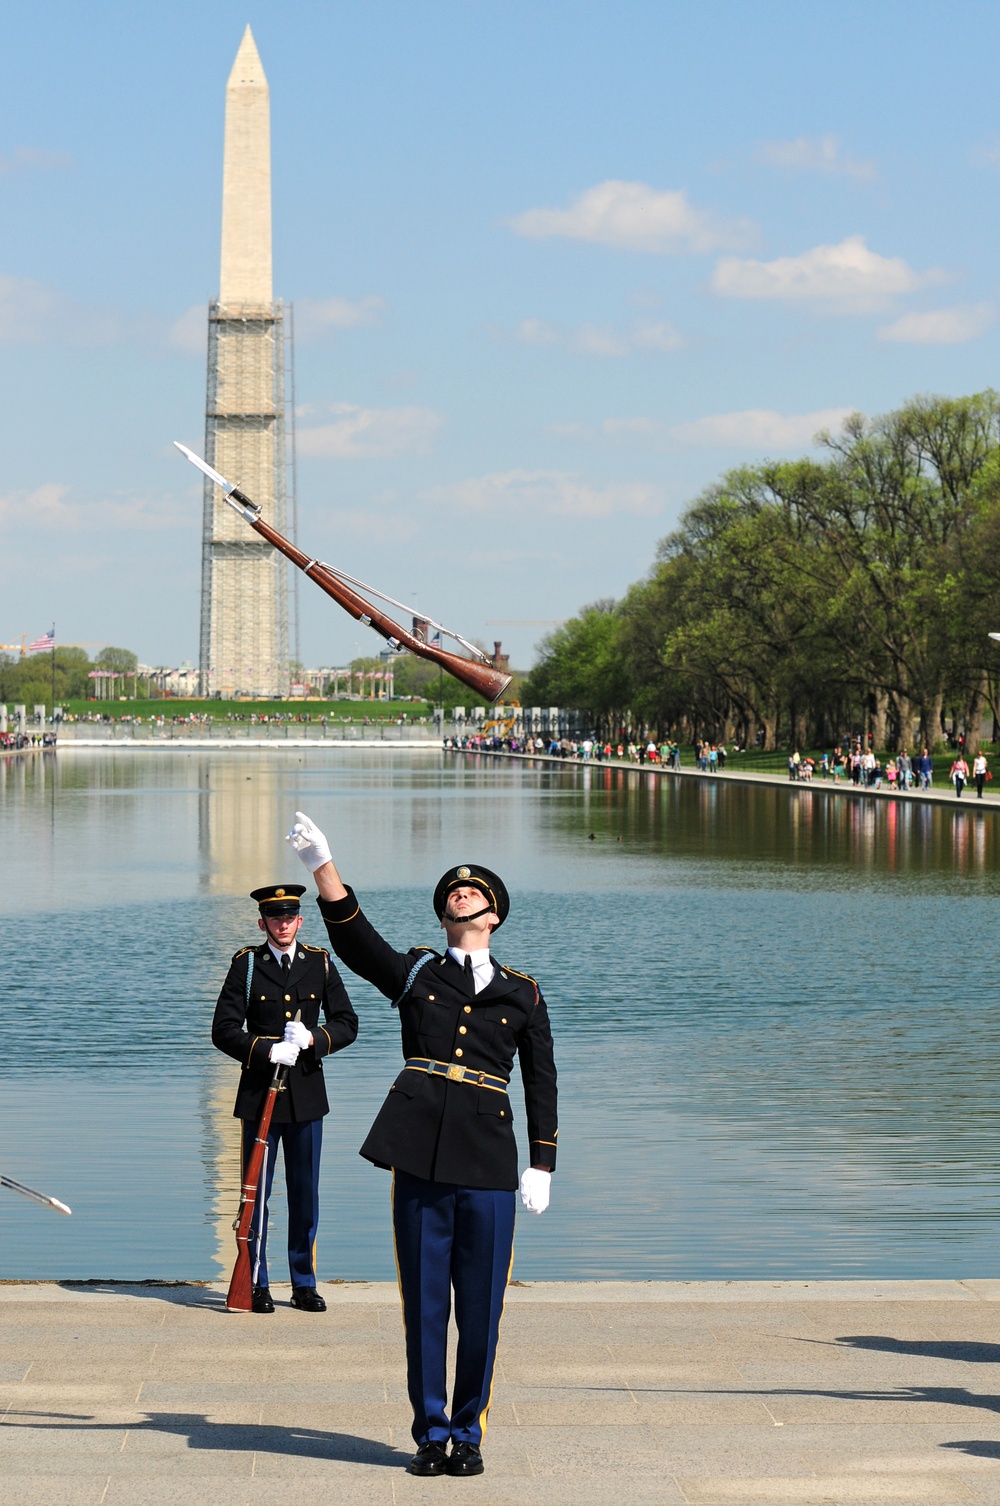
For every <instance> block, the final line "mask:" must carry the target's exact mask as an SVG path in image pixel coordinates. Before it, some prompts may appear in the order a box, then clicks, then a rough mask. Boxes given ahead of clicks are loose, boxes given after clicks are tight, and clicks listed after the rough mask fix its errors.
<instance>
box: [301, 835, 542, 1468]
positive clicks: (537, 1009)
mask: <svg viewBox="0 0 1000 1506" xmlns="http://www.w3.org/2000/svg"><path fill="white" fill-rule="evenodd" d="M296 817H297V820H296V823H295V826H294V827H293V828H292V831H291V832H290V834H289V838H288V840H289V841H290V842H291V843H292V845H293V847H295V849H296V851H297V852H298V854H299V857H300V858H301V859H302V861H303V863H305V865H306V867H307V868H308V869H309V870H310V871H311V872H312V875H313V877H314V878H315V880H316V887H317V889H318V890H319V908H320V913H321V914H322V916H323V919H324V921H325V922H326V928H327V932H328V934H329V936H330V940H331V943H332V946H333V949H334V951H335V952H336V954H337V956H338V957H339V958H340V959H341V960H342V961H343V962H345V963H346V964H347V966H348V967H350V968H351V969H352V970H353V971H354V972H356V973H358V974H360V976H361V977H363V978H367V979H368V981H369V982H370V983H373V984H374V985H375V987H376V988H377V989H379V990H380V991H381V992H382V993H383V994H384V995H385V996H386V998H387V999H391V1000H392V1002H393V1006H394V1007H397V1006H398V1008H399V1016H400V1027H401V1029H402V1036H403V1056H404V1059H405V1060H404V1065H403V1069H402V1071H401V1072H400V1073H399V1076H398V1077H397V1078H396V1081H395V1082H394V1083H393V1085H392V1087H391V1088H390V1089H389V1094H388V1097H387V1098H386V1100H385V1103H384V1104H383V1105H382V1108H381V1109H380V1110H379V1113H378V1117H377V1118H376V1120H375V1123H374V1124H373V1125H372V1127H371V1129H370V1131H369V1133H368V1138H367V1140H366V1141H365V1143H364V1145H363V1146H362V1147H361V1154H362V1155H363V1156H365V1157H366V1158H367V1159H368V1160H369V1161H374V1163H375V1165H376V1166H382V1167H385V1168H391V1169H392V1172H393V1192H392V1225H393V1236H394V1239H395V1245H396V1265H397V1268H398V1271H399V1289H400V1296H401V1298H402V1303H403V1324H404V1328H405V1332H406V1369H407V1387H408V1390H409V1396H410V1403H411V1405H412V1407H413V1439H414V1442H415V1443H416V1444H417V1452H416V1454H415V1455H414V1457H413V1459H412V1460H411V1461H410V1465H409V1469H410V1472H411V1474H415V1475H443V1474H445V1473H447V1474H449V1475H480V1474H482V1472H483V1459H482V1453H481V1451H480V1444H481V1442H482V1438H483V1433H484V1431H485V1427H486V1416H487V1413H488V1411H489V1406H490V1398H491V1394H492V1389H493V1372H494V1369H495V1366H496V1352H497V1338H498V1335H499V1330H500V1318H501V1315H502V1313H503V1303H504V1294H505V1289H506V1286H507V1282H508V1280H509V1278H510V1272H511V1265H512V1261H513V1245H514V1204H515V1197H516V1192H517V1187H518V1177H517V1145H516V1143H515V1141H514V1126H513V1116H512V1113H511V1106H510V1100H509V1098H508V1097H507V1085H508V1082H509V1080H510V1077H511V1073H512V1071H513V1066H514V1056H515V1053H516V1054H517V1057H518V1059H519V1062H520V1067H521V1080H522V1082H523V1084H524V1096H525V1103H526V1106H527V1115H528V1140H529V1146H530V1161H531V1165H530V1167H529V1168H528V1169H527V1170H526V1171H525V1172H524V1174H523V1176H522V1177H521V1183H520V1187H521V1200H522V1202H523V1203H524V1206H525V1207H526V1208H527V1209H528V1210H529V1211H530V1212H531V1213H542V1212H544V1210H545V1209H546V1208H547V1207H548V1202H549V1183H550V1181H551V1175H550V1174H551V1172H552V1170H553V1168H554V1166H555V1161H556V1069H555V1062H554V1060H553V1054H552V1035H551V1032H550V1030H549V1019H548V1013H547V1011H546V1008H545V1001H544V999H543V998H542V996H541V994H540V993H539V990H538V985H537V983H536V982H535V981H534V979H533V978H529V977H527V975H526V974H524V973H519V972H515V971H514V969H513V968H509V967H505V966H503V965H501V964H498V963H495V962H493V960H492V958H491V957H490V937H491V934H492V932H493V931H495V930H496V929H497V928H498V927H499V926H501V925H503V922H504V920H505V919H506V917H507V913H508V910H509V909H510V901H509V899H508V895H507V890H506V889H505V888H504V885H503V883H502V882H501V880H500V879H499V878H498V877H497V875H496V874H495V873H491V872H490V870H489V869H488V868H483V867H482V866H481V865H479V864H476V863H469V864H462V865H461V866H459V867H456V868H451V869H449V870H448V872H447V873H446V874H445V875H444V877H443V878H442V879H441V881H440V882H439V884H438V886H437V888H436V889H435V891H434V911H435V914H436V915H437V917H438V921H439V922H440V924H441V926H442V928H443V930H444V932H445V934H446V936H447V939H448V949H447V951H446V952H445V953H444V955H443V956H442V955H441V954H439V953H437V952H434V951H431V950H430V948H428V947H411V948H410V949H409V950H408V951H405V952H397V951H396V950H395V949H394V948H393V947H391V946H390V945H389V943H388V942H387V941H384V940H383V938H382V937H381V936H380V935H379V933H378V932H377V931H376V930H375V928H374V926H373V925H372V924H371V922H370V921H369V920H367V919H366V917H365V915H364V914H363V913H362V911H361V907H360V905H359V904H358V901H357V899H356V898H355V896H354V893H353V891H352V890H351V889H349V888H347V886H346V885H345V884H344V883H343V882H342V881H341V878H340V875H339V873H338V872H337V870H336V868H335V867H334V866H333V861H332V859H331V856H330V848H329V845H328V843H327V840H326V838H325V837H324V835H323V833H322V832H321V831H320V830H319V828H318V827H317V826H316V825H314V823H313V822H312V821H310V820H309V818H308V816H305V815H303V813H302V812H301V811H296ZM452 1288H454V1293H455V1321H456V1324H457V1327H458V1350H457V1354H456V1359H455V1383H454V1388H453V1390H452V1399H451V1407H450V1409H449V1407H448V1391H447V1370H446V1365H447V1341H448V1319H449V1316H450V1313H451V1304H452ZM449 1439H450V1440H451V1453H450V1454H449V1453H448V1448H447V1445H448V1441H449Z"/></svg>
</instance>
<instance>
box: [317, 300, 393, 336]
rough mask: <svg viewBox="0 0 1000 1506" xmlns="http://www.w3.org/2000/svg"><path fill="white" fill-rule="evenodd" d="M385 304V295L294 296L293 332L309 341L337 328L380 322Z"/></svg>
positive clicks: (386, 305)
mask: <svg viewBox="0 0 1000 1506" xmlns="http://www.w3.org/2000/svg"><path fill="white" fill-rule="evenodd" d="M387 307H388V304H387V303H386V301H385V299H384V298H379V297H378V296H377V295H376V294H374V293H372V294H369V296H368V297H366V298H356V299H352V298H297V299H296V300H295V334H296V337H297V338H299V339H302V340H305V341H308V342H312V341H316V340H321V339H323V338H324V336H327V335H329V334H331V333H332V331H334V330H338V329H358V328H359V327H362V326H365V325H369V326H370V325H373V324H378V323H380V321H381V319H382V315H383V314H384V313H385V311H386V309H387Z"/></svg>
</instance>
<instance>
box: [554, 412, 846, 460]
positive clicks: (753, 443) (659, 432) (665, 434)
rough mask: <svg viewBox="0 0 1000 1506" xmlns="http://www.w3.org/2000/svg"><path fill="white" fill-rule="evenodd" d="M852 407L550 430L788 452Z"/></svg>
mask: <svg viewBox="0 0 1000 1506" xmlns="http://www.w3.org/2000/svg"><path fill="white" fill-rule="evenodd" d="M853 411H854V410H853V409H851V408H818V409H817V410H816V411H815V412H813V413H778V412H776V411H775V410H774V409H773V408H747V409H744V410H743V411H742V412H739V413H715V414H711V415H709V416H708V417H706V418H697V419H694V420H692V421H691V422H690V423H683V424H669V423H666V422H665V421H664V420H663V419H660V418H649V417H643V416H639V417H635V418H605V419H602V421H601V422H600V423H599V424H596V425H593V426H588V425H586V424H579V423H567V424H551V425H550V426H549V429H548V432H549V433H550V434H554V435H556V436H557V437H558V438H560V439H576V440H582V441H584V442H587V443H591V444H593V443H598V444H604V445H620V446H628V447H631V448H636V447H642V448H644V449H649V448H651V449H655V450H663V449H671V448H672V447H674V446H675V445H678V444H683V445H698V446H704V447H706V448H710V449H714V448H721V449H740V450H770V451H774V452H777V451H787V450H801V449H803V448H808V447H809V446H810V445H811V444H812V443H813V440H814V438H815V436H816V434H818V433H819V431H820V430H821V429H839V428H840V426H841V424H842V423H843V421H844V419H845V418H847V416H848V414H850V413H852V412H853Z"/></svg>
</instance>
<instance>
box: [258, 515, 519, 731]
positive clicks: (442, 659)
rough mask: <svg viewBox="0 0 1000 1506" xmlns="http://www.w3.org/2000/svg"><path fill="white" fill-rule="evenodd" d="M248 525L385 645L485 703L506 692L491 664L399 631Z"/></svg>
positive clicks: (276, 539)
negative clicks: (435, 668) (432, 667)
mask: <svg viewBox="0 0 1000 1506" xmlns="http://www.w3.org/2000/svg"><path fill="white" fill-rule="evenodd" d="M233 496H234V497H237V498H238V499H240V500H245V501H249V499H248V498H245V497H244V495H243V493H242V492H234V493H233ZM252 505H254V504H251V506H252ZM244 516H246V514H244ZM247 521H248V522H249V524H250V527H251V528H253V529H255V530H256V531H257V533H259V534H260V536H261V538H262V539H267V541H268V543H269V544H273V545H274V547H275V549H277V550H279V551H280V552H281V553H282V554H283V555H284V556H285V558H286V559H290V560H291V562H292V564H293V565H297V566H298V567H299V569H300V570H301V571H302V573H303V574H304V575H307V576H308V577H309V579H310V580H312V581H315V582H316V584H317V586H319V588H320V590H321V591H325V592H326V594H327V596H332V598H333V600H334V601H335V602H336V603H337V604H338V606H341V607H343V609H344V611H345V612H349V613H350V614H351V616H352V617H353V618H355V620H356V621H357V622H363V623H364V624H365V625H366V626H367V627H373V628H374V629H375V631H376V633H381V635H382V637H383V638H385V639H386V641H387V642H388V643H390V644H392V645H396V644H398V645H399V647H400V648H406V649H409V651H410V653H411V654H419V656H420V657H421V659H430V661H431V662H432V663H433V664H439V665H440V666H441V668H442V669H445V670H447V671H448V673H449V674H450V675H453V676H454V678H455V679H456V680H461V682H462V684H463V685H468V687H469V689H470V690H474V691H475V692H476V694H477V695H481V696H484V697H485V698H486V700H488V701H498V700H499V699H500V697H501V696H502V695H503V693H504V691H505V690H506V689H507V686H508V685H509V684H510V681H511V677H510V675H508V674H504V673H503V671H502V670H499V669H494V668H493V666H492V665H491V664H477V663H476V661H475V660H474V659H463V658H462V657H461V655H460V654H452V653H449V652H448V651H447V649H443V648H436V647H435V646H434V645H433V644H431V643H425V642H424V641H423V639H422V638H418V637H417V636H416V634H415V633H411V632H409V631H408V630H407V629H406V628H404V627H400V625H399V623H398V622H394V621H393V620H392V618H391V617H388V616H387V615H386V614H385V612H383V611H381V610H380V609H379V608H378V607H376V606H373V605H371V603H369V602H368V601H366V600H365V598H364V597H363V596H359V595H358V593H357V592H356V591H352V590H351V588H350V586H348V585H346V584H345V583H344V581H342V580H340V579H339V578H338V577H337V576H336V575H334V574H333V573H332V572H331V571H330V570H328V569H327V568H326V567H325V566H324V565H321V564H320V563H319V561H318V560H314V559H310V558H309V556H308V554H303V552H302V550H301V549H298V548H296V546H295V545H294V544H293V543H291V542H290V541H289V540H288V539H286V538H285V537H284V535H283V534H280V533H279V532H278V530H277V529H276V528H272V527H271V525H270V523H265V522H264V519H263V518H261V517H257V518H247Z"/></svg>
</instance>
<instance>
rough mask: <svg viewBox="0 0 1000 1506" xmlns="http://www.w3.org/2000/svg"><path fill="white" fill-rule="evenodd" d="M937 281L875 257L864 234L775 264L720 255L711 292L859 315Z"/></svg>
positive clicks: (937, 275)
mask: <svg viewBox="0 0 1000 1506" xmlns="http://www.w3.org/2000/svg"><path fill="white" fill-rule="evenodd" d="M943 280H944V273H942V272H940V271H936V270H932V271H927V272H916V271H914V269H913V268H912V267H911V266H910V265H909V264H908V263H907V262H905V261H904V260H903V258H902V257H901V256H879V254H878V252H877V251H871V250H869V248H868V246H867V245H866V244H865V239H864V236H862V235H851V236H848V238H847V239H846V240H843V241H841V242H840V243H839V244H838V245H836V246H814V247H813V249H812V250H811V251H805V252H803V254H802V255H801V256H779V257H778V258H777V259H776V260H775V261H753V260H750V259H746V260H744V259H741V258H739V257H736V256H724V257H721V258H720V259H719V261H718V262H716V265H715V272H714V274H713V276H712V289H713V291H714V292H716V293H719V294H721V296H722V297H724V298H761V299H781V300H786V301H788V302H794V303H804V302H812V303H818V304H825V305H826V306H827V307H833V308H840V309H841V310H844V311H852V312H861V311H863V310H865V309H872V308H877V307H878V306H880V305H882V304H884V303H885V301H886V300H887V299H889V298H894V297H898V296H899V295H900V294H902V293H912V292H913V291H914V290H915V289H917V288H920V287H923V286H925V285H926V284H927V283H932V282H941V281H943Z"/></svg>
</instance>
